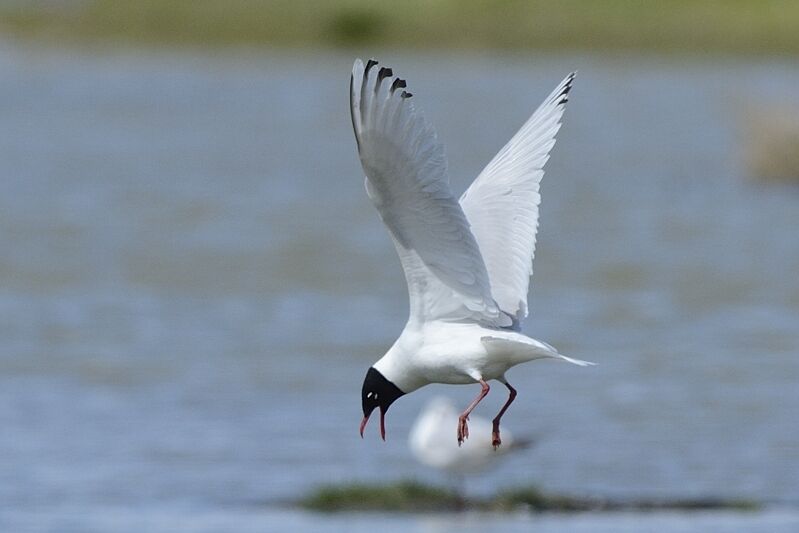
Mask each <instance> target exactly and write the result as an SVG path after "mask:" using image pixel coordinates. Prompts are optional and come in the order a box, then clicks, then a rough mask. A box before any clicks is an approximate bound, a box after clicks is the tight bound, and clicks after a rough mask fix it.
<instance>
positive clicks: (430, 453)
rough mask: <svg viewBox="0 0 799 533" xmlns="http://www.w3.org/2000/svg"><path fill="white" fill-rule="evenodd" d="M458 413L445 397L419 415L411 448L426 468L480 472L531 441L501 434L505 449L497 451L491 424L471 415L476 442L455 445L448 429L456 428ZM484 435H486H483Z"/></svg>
mask: <svg viewBox="0 0 799 533" xmlns="http://www.w3.org/2000/svg"><path fill="white" fill-rule="evenodd" d="M457 422H458V411H457V410H456V409H455V406H454V404H453V403H452V401H451V400H450V399H449V398H447V397H445V396H438V397H435V398H433V399H432V400H431V401H430V402H429V403H428V404H427V405H426V406H425V408H424V409H423V410H422V412H421V413H419V416H418V417H417V419H416V421H415V422H414V423H413V426H412V427H411V431H410V433H409V434H408V446H409V447H410V449H411V452H412V453H413V455H414V457H416V459H417V460H418V461H419V462H420V463H422V464H425V465H427V466H430V467H433V468H436V469H439V470H443V471H446V472H449V473H451V474H455V475H462V474H468V473H474V472H480V471H482V470H484V469H485V468H486V467H488V466H489V465H491V464H492V463H493V462H495V461H496V460H497V458H499V457H502V456H504V455H506V454H507V453H508V452H512V451H518V450H523V449H525V448H527V447H528V446H529V445H530V444H531V441H530V440H527V439H519V440H514V438H513V435H511V433H510V431H508V430H505V431H504V432H503V434H502V439H503V446H502V448H500V449H499V450H496V449H495V448H494V447H493V446H492V442H491V440H490V438H489V433H488V432H489V431H490V429H489V428H491V422H490V421H488V420H486V419H484V418H480V417H477V416H475V415H472V417H471V418H470V420H469V423H470V425H471V429H472V431H473V432H474V433H475V438H471V439H469V440H467V441H465V442H464V443H463V446H459V445H457V444H456V442H455V440H454V439H452V438H451V434H450V430H449V429H448V428H449V425H450V424H452V425H454V424H457ZM483 431H485V434H482V432H483Z"/></svg>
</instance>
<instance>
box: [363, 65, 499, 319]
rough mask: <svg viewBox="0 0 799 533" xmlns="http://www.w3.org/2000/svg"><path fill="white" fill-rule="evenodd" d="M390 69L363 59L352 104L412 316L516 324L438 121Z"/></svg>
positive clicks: (372, 190)
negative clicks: (453, 185)
mask: <svg viewBox="0 0 799 533" xmlns="http://www.w3.org/2000/svg"><path fill="white" fill-rule="evenodd" d="M405 88H406V84H405V81H404V80H402V79H400V78H398V77H396V76H394V73H393V72H392V70H391V69H390V68H385V67H382V68H379V67H378V66H377V62H376V61H374V60H369V61H368V62H367V63H366V65H365V66H364V65H363V63H362V62H361V61H360V60H356V61H355V64H354V66H353V68H352V78H351V83H350V110H351V113H352V126H353V129H354V130H355V140H356V142H357V144H358V155H359V156H360V159H361V164H362V165H363V170H364V172H365V173H366V192H367V194H368V195H369V198H370V199H371V200H372V203H374V205H375V207H377V210H378V212H379V213H380V218H381V219H382V220H383V223H385V225H386V227H388V230H389V232H390V233H391V237H392V239H393V240H394V245H395V247H396V249H397V253H398V254H399V258H400V261H401V262H402V268H403V270H404V271H405V278H406V281H407V282H408V293H409V297H410V308H411V309H410V316H411V320H419V321H427V320H435V319H444V320H475V321H479V322H484V323H490V324H494V325H501V323H504V322H507V323H509V322H510V321H509V318H508V317H507V316H504V315H503V314H502V313H500V311H499V308H498V306H497V304H496V302H495V301H494V299H493V298H492V296H491V285H490V283H489V280H488V273H487V271H486V266H485V263H484V262H483V258H482V256H481V255H480V249H479V248H478V246H477V242H476V241H475V238H474V235H472V232H471V230H470V229H469V223H468V221H467V220H466V216H465V215H464V214H463V210H462V209H461V206H460V204H458V202H457V200H455V198H454V197H453V196H452V193H451V191H450V188H449V182H448V178H447V168H446V158H445V156H444V149H443V147H442V145H441V143H440V142H439V141H438V139H437V138H436V134H435V132H434V131H433V128H432V127H431V126H430V125H429V124H428V123H427V121H426V120H425V119H424V117H423V116H422V114H421V113H420V112H419V111H417V110H416V109H415V108H414V106H413V104H412V103H411V96H412V94H411V93H410V92H408V91H406V90H405Z"/></svg>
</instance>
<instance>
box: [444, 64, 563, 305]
mask: <svg viewBox="0 0 799 533" xmlns="http://www.w3.org/2000/svg"><path fill="white" fill-rule="evenodd" d="M574 76H575V73H572V74H570V75H569V76H567V77H566V79H564V80H563V81H562V82H561V83H560V85H558V87H557V88H556V89H555V90H554V91H553V92H552V94H550V95H549V97H548V98H547V99H546V100H545V101H544V103H543V104H541V106H540V107H539V108H538V109H537V110H536V111H535V112H534V113H533V115H532V116H531V117H530V119H529V120H528V121H527V122H526V123H525V124H524V126H522V128H521V129H520V130H519V131H518V132H517V133H516V135H514V136H513V138H512V139H511V140H510V141H509V142H508V144H506V145H505V147H504V148H502V150H500V151H499V153H498V154H497V155H496V156H494V159H492V160H491V162H490V163H488V165H487V166H486V167H485V169H483V171H482V172H481V173H480V175H479V176H477V179H475V180H474V183H472V185H471V186H470V187H469V189H468V190H467V191H466V192H465V193H463V196H462V197H461V199H460V204H461V206H462V207H463V211H464V212H465V213H466V217H467V218H468V219H469V222H470V223H471V228H472V232H473V233H474V236H475V238H476V239H477V243H478V245H479V246H480V251H481V252H482V255H483V260H484V261H485V264H486V268H487V270H488V277H489V279H490V282H491V292H492V295H493V297H494V299H495V301H496V302H497V304H499V307H500V309H501V310H502V311H504V312H505V313H508V314H510V315H512V316H514V317H516V319H517V320H520V319H521V318H524V317H525V316H527V290H528V288H529V284H530V276H531V275H532V274H533V255H534V253H535V237H536V231H537V230H538V204H539V203H540V201H541V196H540V194H539V192H538V190H539V184H540V182H541V178H542V177H543V176H544V164H545V163H546V162H547V160H548V159H549V152H550V150H552V147H553V146H554V145H555V134H557V132H558V130H559V129H560V120H561V117H562V116H563V110H564V107H565V105H566V102H567V101H568V94H569V90H570V89H571V86H572V82H573V80H574Z"/></svg>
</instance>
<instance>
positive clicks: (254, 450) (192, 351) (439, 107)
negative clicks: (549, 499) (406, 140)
mask: <svg viewBox="0 0 799 533" xmlns="http://www.w3.org/2000/svg"><path fill="white" fill-rule="evenodd" d="M372 56H374V57H377V58H378V59H380V60H381V62H382V63H383V64H387V65H390V66H392V67H394V70H395V72H396V73H398V74H399V75H401V76H403V77H405V78H407V79H408V84H409V87H411V88H412V90H413V92H414V94H415V95H416V97H417V99H418V100H417V105H418V106H420V107H421V108H422V109H424V111H425V114H426V115H427V116H428V118H429V119H430V120H431V121H432V123H433V124H434V125H435V126H436V128H437V130H438V133H439V136H440V137H441V138H442V140H443V141H444V143H445V145H446V146H447V153H448V156H449V159H450V171H451V172H450V173H451V177H452V184H453V189H454V191H455V192H456V194H460V192H461V191H462V190H464V189H465V188H466V187H467V186H468V184H469V183H470V182H471V180H472V179H473V178H474V177H475V176H476V175H477V174H478V173H479V171H480V170H481V169H482V167H483V165H485V164H486V163H487V162H488V161H489V160H490V159H491V157H492V156H493V155H494V154H495V153H496V151H497V150H498V149H499V148H501V147H502V146H503V145H504V143H505V142H506V141H507V140H508V139H509V138H510V137H511V135H512V134H513V133H514V132H515V131H516V129H517V128H518V127H519V126H520V125H521V124H522V123H523V122H524V121H525V119H526V118H527V117H528V116H529V115H530V114H531V113H532V111H533V110H534V109H535V108H536V107H537V105H538V104H539V103H540V102H541V101H542V100H543V99H544V97H545V96H546V95H547V94H548V93H549V92H550V91H551V90H552V89H553V88H554V87H555V85H556V84H557V83H558V82H559V81H560V80H561V79H562V78H563V77H564V76H565V75H566V74H568V73H569V72H570V71H572V70H574V69H577V70H578V71H579V75H578V77H577V81H576V86H575V89H574V90H573V92H572V98H571V101H570V103H569V106H568V108H567V110H566V115H565V121H564V126H563V128H562V129H561V131H560V133H559V135H558V143H557V146H556V147H555V149H554V151H553V154H552V158H551V159H550V161H549V163H548V165H547V174H546V176H545V178H544V181H543V185H542V195H543V204H542V207H541V226H540V229H539V240H538V242H539V245H538V249H537V253H536V263H535V277H534V278H533V281H532V284H531V294H530V308H531V315H530V317H529V318H528V319H527V320H526V322H525V324H524V327H525V330H526V332H527V333H529V334H530V335H532V336H534V337H536V338H539V339H542V340H545V341H547V342H549V343H551V344H553V345H555V346H557V347H558V348H559V349H560V350H561V351H562V352H563V353H566V354H568V355H571V356H574V357H578V358H581V359H588V360H591V361H595V362H597V363H598V366H596V367H593V368H590V369H581V368H576V367H571V366H567V365H559V364H556V363H535V364H532V365H525V366H521V367H517V368H515V369H514V370H512V371H511V373H510V374H509V379H510V380H511V382H512V383H513V384H514V385H515V386H516V388H517V389H518V390H519V391H520V395H519V398H518V400H517V401H516V403H515V404H514V406H513V409H511V410H510V411H509V412H508V414H507V416H506V417H505V418H504V419H503V423H504V424H505V427H507V428H508V429H509V430H511V431H513V432H514V433H515V434H517V435H527V436H532V437H533V438H534V439H535V440H536V445H535V446H534V447H533V448H531V449H529V450H526V451H524V452H522V453H519V454H514V455H512V456H509V457H508V458H507V460H506V461H505V462H501V463H497V464H496V465H495V466H494V467H493V468H492V469H490V470H488V471H487V472H484V473H482V474H478V475H475V476H471V477H468V478H467V479H466V483H465V486H466V492H467V493H468V494H469V495H471V496H472V497H475V498H479V497H488V496H489V495H491V494H494V493H496V492H498V491H501V490H504V489H507V488H509V487H525V486H531V485H533V486H536V487H541V488H543V489H545V490H547V491H551V492H553V493H562V494H569V495H574V496H577V497H588V498H600V499H613V500H616V501H626V500H637V499H642V498H643V499H675V500H690V499H691V498H730V499H735V500H745V501H750V502H754V503H755V504H756V505H759V507H758V509H757V510H750V511H748V512H740V511H717V512H702V513H690V514H684V513H683V512H677V511H674V512H668V513H661V512H655V513H647V514H638V513H634V512H613V513H580V514H547V513H545V514H530V513H519V512H514V513H510V514H497V513H490V514H479V515H460V514H420V515H416V514H412V513H411V514H408V513H405V514H380V513H378V514H375V513H371V514H359V513H357V512H353V511H349V512H345V513H339V514H332V515H327V514H319V513H315V512H311V511H304V510H301V509H300V508H299V507H298V506H297V505H295V502H297V501H300V500H302V498H304V497H306V495H308V494H309V493H313V491H314V490H316V489H317V488H318V487H319V486H324V485H329V486H346V485H347V484H350V483H356V482H357V483H367V484H374V485H380V484H391V483H395V482H397V481H400V480H408V479H411V480H415V481H417V482H419V483H426V484H432V485H446V484H447V483H448V480H447V478H446V477H445V476H444V475H443V474H441V473H439V472H436V471H432V470H430V469H429V468H428V467H425V466H423V465H421V464H418V463H416V462H415V460H414V459H413V457H412V455H411V453H410V451H409V449H408V446H407V436H408V432H409V429H410V427H411V425H412V423H413V421H414V419H415V417H416V416H417V414H418V412H419V410H420V409H421V408H422V406H423V405H424V404H425V403H426V402H427V401H428V400H430V398H432V397H433V396H434V395H441V394H443V395H445V396H447V397H449V398H451V399H452V400H453V401H455V403H456V404H457V405H465V404H466V403H467V402H468V401H469V400H470V399H471V398H472V397H473V396H474V394H475V390H473V389H472V388H470V387H446V386H430V387H428V388H425V389H422V390H421V391H419V392H417V393H414V394H413V395H411V396H409V397H406V398H403V399H402V401H400V402H398V403H397V404H396V406H394V407H393V408H392V411H391V413H390V416H389V417H388V428H387V429H388V441H387V442H386V443H383V442H381V441H379V439H378V436H377V430H376V428H374V427H371V426H370V427H368V428H367V434H366V438H365V439H364V440H361V439H360V438H359V437H358V423H359V422H360V418H361V411H360V386H361V381H362V379H363V375H364V373H365V372H366V369H367V368H368V367H369V365H371V364H372V363H373V362H374V361H375V360H376V359H377V358H378V357H379V356H381V355H382V354H383V353H384V352H385V350H386V349H387V348H388V347H389V346H390V345H391V343H392V342H393V341H394V339H395V338H396V336H397V335H398V334H399V332H400V331H401V329H402V327H403V325H404V322H405V320H406V318H407V296H406V288H405V284H404V279H403V276H402V272H401V270H400V266H399V262H398V261H397V259H396V256H395V252H394V250H393V247H392V245H391V242H390V240H389V238H388V235H387V233H386V231H385V230H384V228H383V226H382V224H381V223H380V221H379V219H378V217H377V214H376V212H375V211H374V209H373V207H372V206H371V204H370V203H369V201H368V199H367V198H366V195H365V193H364V191H363V184H362V182H363V175H362V171H361V168H360V164H359V162H358V159H357V156H356V151H355V143H354V140H353V136H352V132H351V125H350V119H349V115H348V113H349V111H348V107H347V106H348V99H347V89H348V84H349V73H350V69H351V65H352V61H353V59H354V58H355V57H362V58H368V57H372ZM0 117H1V118H0V124H2V126H1V127H0V249H2V253H0V530H2V531H9V532H12V531H58V532H61V531H267V530H271V529H273V528H277V527H278V526H279V527H281V528H286V527H290V528H292V529H293V530H299V531H303V530H304V531H318V530H323V529H331V530H348V531H360V530H363V531H367V530H368V531H373V530H374V529H375V528H380V529H382V530H384V531H395V530H396V531H443V530H448V529H450V528H457V529H458V530H460V531H463V530H472V528H474V530H476V529H478V528H479V529H480V530H481V531H482V530H485V529H486V528H494V529H497V528H500V529H505V530H514V529H515V530H520V531H522V530H528V529H529V528H530V527H531V526H534V527H537V528H538V529H539V530H540V531H550V530H551V531H557V530H569V531H640V530H657V531H694V530H696V531H707V530H714V531H739V530H746V531H769V532H771V531H796V530H797V529H795V528H797V527H799V510H798V509H799V423H797V422H798V419H797V405H799V357H797V356H798V355H799V353H798V352H799V276H798V275H797V272H799V238H797V226H799V3H797V2H793V1H789V0H783V1H779V0H771V1H768V0H737V1H731V0H729V1H721V0H696V1H689V0H668V1H665V0H664V1H655V0H651V1H641V2H633V1H627V0H610V1H604V2H598V1H590V0H560V1H555V0H535V1H524V2H522V1H496V2H489V1H476V0H469V1H457V2H456V1H454V0H435V1H429V2H419V1H416V2H387V1H385V2H384V1H378V2H367V1H365V0H351V1H340V2H313V1H310V0H293V1H282V0H278V1H257V0H228V1H226V2H221V1H210V0H193V1H189V0H160V1H158V0H139V1H137V2H124V1H121V0H29V1H24V0H2V1H0ZM504 399H505V397H504V393H503V394H493V395H490V396H489V397H488V398H487V399H486V401H485V402H484V403H483V404H481V406H480V408H479V409H478V411H477V413H480V414H481V415H482V416H485V417H491V416H493V414H494V413H495V412H496V410H498V409H499V407H500V406H501V404H502V402H503V401H504ZM454 431H455V428H454V427H453V438H454Z"/></svg>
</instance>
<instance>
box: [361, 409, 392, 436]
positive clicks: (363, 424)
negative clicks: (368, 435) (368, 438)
mask: <svg viewBox="0 0 799 533" xmlns="http://www.w3.org/2000/svg"><path fill="white" fill-rule="evenodd" d="M371 414H372V413H369V414H368V415H364V417H363V420H361V430H360V431H361V438H363V430H364V429H366V423H367V422H368V421H369V415H371ZM380 437H381V438H382V439H383V440H386V412H385V411H383V409H380Z"/></svg>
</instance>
